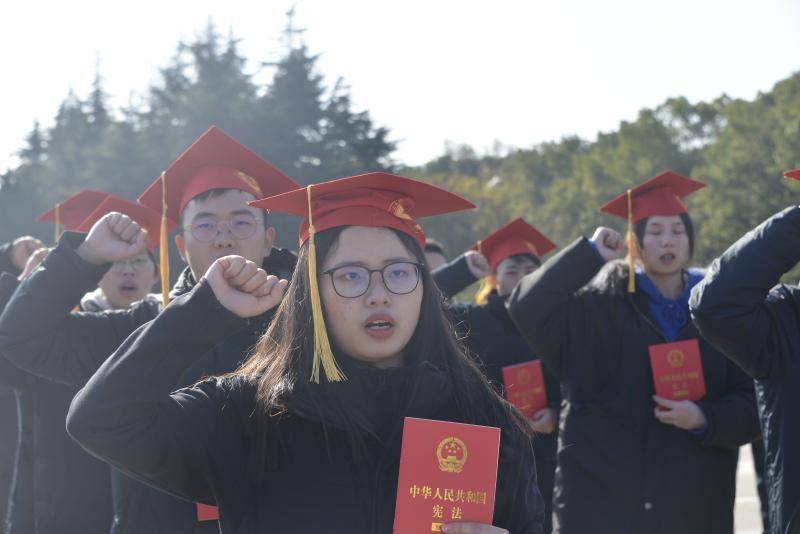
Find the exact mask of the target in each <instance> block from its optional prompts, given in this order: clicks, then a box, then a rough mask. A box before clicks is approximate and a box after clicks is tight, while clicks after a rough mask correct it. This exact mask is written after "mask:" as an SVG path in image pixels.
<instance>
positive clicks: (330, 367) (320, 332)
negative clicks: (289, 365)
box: [306, 185, 347, 384]
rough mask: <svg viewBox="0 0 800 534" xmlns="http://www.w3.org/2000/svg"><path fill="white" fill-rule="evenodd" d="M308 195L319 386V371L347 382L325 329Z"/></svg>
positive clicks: (313, 373) (315, 371)
mask: <svg viewBox="0 0 800 534" xmlns="http://www.w3.org/2000/svg"><path fill="white" fill-rule="evenodd" d="M306 191H307V195H308V287H309V291H310V293H311V318H312V320H313V321H314V355H313V360H312V363H311V381H312V382H314V383H316V384H319V371H320V367H322V371H323V372H324V373H325V378H327V380H328V382H341V381H342V380H347V377H346V376H345V375H344V373H343V372H342V370H341V369H340V368H339V364H338V363H336V358H334V356H333V350H332V349H331V343H330V340H329V339H328V331H327V329H326V328H325V317H324V316H323V314H322V301H321V300H320V296H319V284H318V283H317V247H316V245H315V244H314V234H315V233H316V230H315V229H314V221H313V218H312V216H311V186H310V185H309V186H308V187H307V188H306Z"/></svg>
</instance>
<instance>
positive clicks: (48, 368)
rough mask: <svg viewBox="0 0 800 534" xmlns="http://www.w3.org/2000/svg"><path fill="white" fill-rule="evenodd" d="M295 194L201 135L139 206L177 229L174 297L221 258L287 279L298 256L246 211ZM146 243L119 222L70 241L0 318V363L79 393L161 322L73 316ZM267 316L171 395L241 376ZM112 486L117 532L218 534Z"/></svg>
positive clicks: (126, 221) (117, 218)
mask: <svg viewBox="0 0 800 534" xmlns="http://www.w3.org/2000/svg"><path fill="white" fill-rule="evenodd" d="M297 187H299V186H298V185H297V184H296V183H295V182H294V181H292V180H291V179H290V178H289V177H287V176H286V175H284V174H283V173H281V172H280V171H279V170H277V169H276V168H274V167H272V166H271V165H270V164H269V163H267V162H266V161H264V160H263V159H262V158H260V157H259V156H258V155H256V154H255V153H253V152H251V151H250V150H248V149H247V148H245V147H244V146H242V145H241V144H239V143H238V142H237V141H235V140H234V139H233V138H232V137H230V136H228V135H227V134H225V133H224V132H222V130H220V129H218V128H216V127H212V128H210V129H209V130H208V131H207V132H206V133H204V134H203V135H202V136H201V137H200V138H199V139H198V140H197V141H195V143H193V144H192V146H190V147H189V148H188V149H187V150H186V151H185V152H184V153H183V154H181V155H180V156H179V157H178V158H177V159H176V160H175V161H174V162H173V163H172V164H171V165H170V166H169V167H168V168H167V169H166V170H165V171H164V173H162V175H161V176H160V177H158V178H157V179H156V180H155V182H154V183H153V184H151V186H150V187H149V188H148V189H147V190H146V191H145V192H144V193H143V194H142V196H141V197H140V198H139V201H140V203H141V204H143V205H145V206H148V207H151V208H153V209H156V210H158V211H161V212H162V215H163V217H164V224H166V225H167V226H169V225H172V226H179V227H180V229H179V232H178V235H176V236H175V244H176V246H177V248H178V252H179V253H180V255H181V258H182V259H183V260H184V261H185V262H186V263H187V264H188V267H187V268H186V269H185V270H184V271H183V272H182V273H181V275H180V276H179V278H178V281H177V283H176V284H175V285H174V286H173V288H172V291H171V293H170V295H171V296H173V297H174V296H177V295H181V294H184V293H187V292H188V291H190V290H191V289H192V288H193V287H194V286H195V284H196V281H197V280H198V279H200V278H201V277H202V276H203V275H204V274H205V272H206V270H207V269H208V267H209V266H210V265H211V264H212V263H213V262H214V260H216V259H217V258H220V257H222V256H227V255H231V254H237V255H240V256H243V257H245V258H247V259H248V260H251V261H254V262H258V263H260V264H262V266H263V268H264V269H265V270H266V271H267V272H269V273H271V274H276V275H278V276H280V277H282V278H286V277H288V276H290V275H291V272H292V271H293V268H294V260H295V258H294V255H293V254H292V253H291V252H288V251H286V250H281V249H275V248H273V247H272V244H273V242H274V239H275V230H274V228H271V227H269V225H268V221H267V216H266V213H265V212H263V211H262V210H259V209H255V208H251V207H249V206H248V205H247V202H248V201H250V200H255V199H256V198H261V197H263V196H268V195H275V194H279V193H282V192H285V191H289V190H293V189H295V188H297ZM149 233H151V234H152V233H154V230H152V229H151V230H149ZM146 238H147V232H144V231H142V228H141V226H140V225H139V224H137V223H136V222H135V221H134V220H132V219H131V218H130V217H127V216H125V215H122V214H120V213H109V214H106V215H104V216H103V217H102V218H100V219H98V220H97V221H96V222H95V223H94V224H93V225H92V226H91V229H89V232H88V235H83V234H77V233H69V232H68V233H65V234H64V236H62V238H61V239H60V241H59V244H58V246H57V247H56V248H55V249H54V250H53V252H52V253H51V254H50V255H49V256H48V258H47V259H46V260H45V261H44V263H43V265H42V267H41V268H40V269H39V270H37V271H36V272H35V273H34V274H33V275H32V276H30V277H29V278H28V279H27V280H26V281H25V282H24V283H23V284H22V285H21V286H20V288H19V289H18V290H17V291H16V293H15V294H14V296H13V297H12V299H11V302H10V303H9V304H8V307H7V308H6V310H5V312H4V313H3V315H2V316H0V353H2V354H3V355H5V356H6V357H7V358H9V359H10V360H12V361H13V362H14V363H16V364H17V365H19V366H20V367H24V368H26V369H27V370H29V371H30V372H33V373H36V374H39V375H40V376H43V377H45V378H48V379H50V380H55V381H59V382H64V383H67V384H70V385H74V386H78V387H82V386H83V385H84V384H85V383H86V381H87V380H88V379H89V377H90V376H91V375H92V374H93V373H94V371H95V370H96V369H97V368H98V367H99V366H100V364H102V362H103V361H105V359H106V358H108V356H110V355H111V354H112V353H113V352H114V351H115V350H116V349H117V347H119V345H120V344H122V342H123V341H124V340H125V339H126V338H127V337H128V336H129V335H130V334H131V333H133V332H134V330H136V328H138V327H139V326H141V325H142V324H144V323H146V322H147V321H149V320H151V319H153V318H154V317H155V315H156V314H157V313H158V309H157V308H153V307H151V306H142V305H134V306H132V307H131V308H130V309H129V310H124V311H108V312H99V313H71V310H72V308H74V306H75V305H76V304H77V303H78V302H79V301H80V298H81V296H82V295H83V294H84V293H86V292H87V291H90V290H91V289H94V287H95V286H96V285H97V283H98V282H99V280H100V279H101V278H102V277H103V276H104V274H105V273H106V272H107V271H108V269H109V266H110V265H111V264H113V263H115V262H127V261H131V262H135V261H136V260H135V258H136V257H138V256H140V255H141V254H142V253H143V252H144V251H145V243H146ZM163 252H164V248H162V254H163ZM162 260H163V258H162ZM162 266H163V262H162ZM162 280H163V278H162ZM32 318H35V319H32ZM271 318H272V313H266V314H264V315H263V316H260V317H257V318H253V320H251V321H250V322H249V326H248V328H246V329H244V330H242V331H240V332H238V333H237V334H236V335H234V336H232V337H231V338H229V339H227V340H226V341H225V342H224V343H223V344H221V345H218V346H217V347H215V348H214V350H212V351H211V352H210V353H208V354H206V355H205V356H204V357H203V358H200V359H199V360H198V361H197V363H196V365H195V366H194V367H193V368H192V369H190V370H189V371H188V372H187V373H186V374H185V375H184V377H183V378H182V379H181V381H180V382H179V383H178V384H176V385H175V387H176V388H178V387H181V386H184V385H188V384H192V383H194V382H195V381H197V380H198V379H200V378H201V377H203V376H207V375H216V374H222V373H226V372H229V371H232V370H233V369H235V368H236V367H237V366H238V364H239V362H240V361H241V360H242V359H243V358H244V357H245V356H246V355H247V352H248V351H249V350H250V348H251V347H252V345H253V344H254V343H255V341H256V340H257V339H258V336H260V335H261V334H262V333H263V332H264V330H265V329H266V326H267V324H268V323H269V320H270V319H271ZM198 319H200V318H198ZM113 484H114V487H115V495H114V497H115V502H114V522H113V524H112V527H111V532H112V533H114V534H117V533H120V534H145V533H146V534H160V533H164V534H166V533H170V534H173V533H179V534H183V533H195V532H198V533H199V532H209V533H211V532H218V526H217V524H216V522H215V521H205V522H201V521H199V520H198V514H197V509H196V507H195V506H194V505H192V504H190V503H186V502H184V501H181V500H179V499H176V498H174V497H170V496H167V495H165V494H162V493H160V492H158V491H156V490H153V489H151V488H149V487H147V486H144V485H142V484H139V483H135V482H133V481H132V480H130V479H127V478H121V477H120V476H119V475H117V476H116V477H115V479H114V481H113Z"/></svg>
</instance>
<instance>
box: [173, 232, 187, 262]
mask: <svg viewBox="0 0 800 534" xmlns="http://www.w3.org/2000/svg"><path fill="white" fill-rule="evenodd" d="M175 246H176V247H177V248H178V254H180V256H181V259H182V260H183V263H189V260H187V259H186V241H184V240H183V235H181V234H177V235H176V236H175Z"/></svg>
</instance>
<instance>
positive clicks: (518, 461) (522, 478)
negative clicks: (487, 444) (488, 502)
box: [494, 430, 545, 534]
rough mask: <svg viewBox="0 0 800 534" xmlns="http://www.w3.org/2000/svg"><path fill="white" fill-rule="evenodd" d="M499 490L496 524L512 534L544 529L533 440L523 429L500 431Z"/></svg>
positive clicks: (535, 532)
mask: <svg viewBox="0 0 800 534" xmlns="http://www.w3.org/2000/svg"><path fill="white" fill-rule="evenodd" d="M497 493H498V495H497V496H498V501H497V504H498V505H497V506H496V508H495V514H494V517H495V521H494V526H497V527H501V528H504V529H506V530H507V531H508V532H510V533H512V534H541V533H542V524H543V522H544V511H545V508H544V501H543V500H542V494H541V493H540V492H539V484H538V483H537V472H536V461H535V458H534V450H533V444H532V443H531V439H530V438H529V437H527V436H526V435H523V434H522V432H521V431H511V432H507V431H506V430H503V432H502V433H501V437H500V458H499V463H498V467H497Z"/></svg>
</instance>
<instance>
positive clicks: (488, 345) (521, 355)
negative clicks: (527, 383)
mask: <svg viewBox="0 0 800 534" xmlns="http://www.w3.org/2000/svg"><path fill="white" fill-rule="evenodd" d="M433 277H434V280H435V281H436V284H437V285H438V286H439V288H440V290H441V291H442V293H443V294H444V295H445V297H447V298H449V297H451V296H453V295H454V294H456V293H458V292H460V291H462V290H463V289H465V288H466V287H468V286H469V285H470V284H472V283H474V282H475V281H476V280H475V277H474V276H473V275H472V274H471V273H470V271H469V268H468V267H467V262H466V259H465V258H464V256H462V257H460V258H458V259H456V260H454V261H452V262H450V263H448V264H447V265H443V266H442V267H440V268H439V269H437V270H436V271H434V272H433ZM449 309H450V312H451V314H452V315H453V322H454V323H455V326H456V330H457V331H458V333H459V337H461V339H462V340H463V341H464V343H465V344H466V345H467V348H468V349H469V350H470V352H471V353H472V354H473V355H474V356H475V358H476V359H477V363H478V365H479V366H480V367H481V369H482V370H483V372H484V374H485V375H486V377H487V378H488V379H489V381H490V382H491V383H492V385H493V386H494V387H495V389H496V390H497V392H498V393H499V394H500V395H504V388H503V367H507V366H509V365H516V364H519V363H524V362H528V361H534V360H538V359H539V357H538V356H536V355H535V354H534V353H533V351H532V350H531V348H530V346H529V345H528V342H527V341H525V338H524V337H523V336H522V334H520V332H519V330H518V329H517V325H515V324H514V323H513V321H512V320H511V317H510V316H509V314H508V310H507V309H506V299H504V298H502V297H500V296H499V295H497V293H492V294H491V295H490V296H489V299H488V302H487V303H486V304H485V305H477V304H471V303H452V304H450V305H449ZM542 370H543V373H544V379H545V388H546V390H547V401H548V405H549V407H550V408H553V409H554V410H555V411H556V413H558V411H559V410H560V406H561V386H560V384H559V383H558V379H557V378H556V377H555V375H554V374H553V373H551V372H550V370H549V369H547V367H546V366H542ZM557 444H558V432H557V431H556V432H554V433H552V434H539V435H537V436H536V439H535V440H534V442H533V450H534V455H535V457H536V476H537V480H538V482H539V491H540V492H541V494H542V499H543V500H544V504H545V523H544V528H543V532H544V533H545V534H547V533H549V532H550V531H551V529H552V524H551V523H552V519H551V518H552V503H553V484H554V478H555V471H556V448H557Z"/></svg>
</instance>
